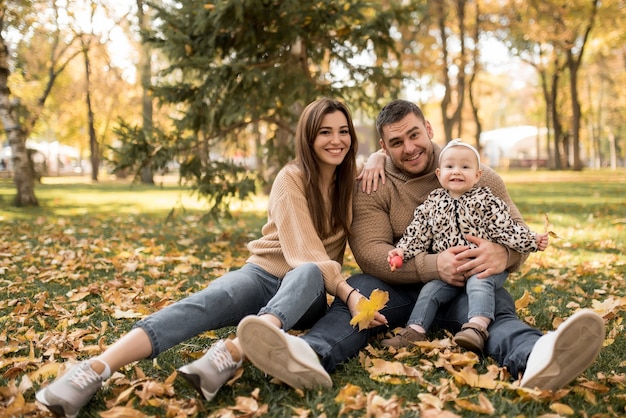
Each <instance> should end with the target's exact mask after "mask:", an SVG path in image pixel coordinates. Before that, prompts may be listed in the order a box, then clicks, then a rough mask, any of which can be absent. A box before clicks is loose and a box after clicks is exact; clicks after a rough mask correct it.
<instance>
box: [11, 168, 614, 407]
mask: <svg viewBox="0 0 626 418" xmlns="http://www.w3.org/2000/svg"><path fill="white" fill-rule="evenodd" d="M503 177H504V178H505V181H506V183H507V185H508V188H509V192H510V194H511V196H512V198H513V200H514V201H515V202H516V204H517V206H518V207H519V209H520V210H521V212H522V213H523V214H524V217H525V219H526V220H527V222H528V223H529V224H530V226H531V227H532V228H533V229H535V230H543V228H544V222H545V216H546V214H547V216H548V219H549V222H550V226H549V229H550V230H551V231H553V232H554V233H556V234H557V235H558V237H559V238H558V239H553V240H552V241H551V245H550V247H549V248H548V250H547V251H545V252H543V253H535V254H532V255H531V256H530V257H529V259H528V261H527V262H526V263H525V265H524V266H523V268H522V270H521V271H520V272H518V273H516V274H514V275H512V276H511V278H510V280H509V282H508V284H507V287H508V289H509V290H510V292H511V294H512V295H513V297H514V298H515V299H519V301H520V302H521V301H522V300H526V301H528V303H527V304H522V305H520V307H519V309H518V313H519V315H520V317H521V318H523V319H524V320H526V321H528V322H530V323H531V324H533V325H534V326H536V327H538V328H540V329H542V330H550V329H553V328H554V327H555V326H556V325H558V322H559V321H560V320H561V319H562V318H565V317H567V316H569V315H571V313H572V312H574V311H575V310H576V309H578V308H581V307H593V308H595V309H596V310H598V311H599V312H601V313H602V314H603V315H604V316H605V319H606V324H607V339H606V342H605V347H604V348H603V350H602V352H601V353H600V356H599V357H598V359H597V361H596V363H594V365H592V367H591V368H589V369H588V370H587V371H586V372H585V373H584V374H583V375H582V376H581V377H580V378H579V379H578V380H577V381H575V382H573V383H572V384H570V385H568V386H567V388H566V389H567V390H566V391H564V392H561V393H559V394H557V395H550V396H548V395H547V394H528V393H523V392H519V391H517V390H515V389H514V388H498V389H480V388H476V387H471V386H469V385H466V384H463V383H462V381H459V380H458V379H455V378H454V377H453V376H452V374H451V372H450V371H449V370H446V369H445V368H444V367H443V365H445V364H449V363H447V360H446V359H447V358H448V357H449V356H450V355H452V354H455V355H464V353H463V352H461V351H460V350H458V349H457V348H456V347H451V348H446V349H444V350H427V349H422V350H417V349H416V350H415V353H414V355H411V356H408V357H406V358H401V359H395V360H394V358H393V356H392V355H391V354H390V353H388V352H385V351H383V350H380V346H379V345H378V344H377V343H376V342H372V348H371V349H370V350H363V351H362V358H366V357H368V356H369V357H370V358H377V357H380V358H382V359H384V360H388V361H401V362H402V363H404V364H405V366H407V367H414V368H415V370H418V371H419V372H420V374H421V378H420V379H413V380H411V379H408V378H406V377H404V378H403V377H400V380H402V381H403V382H404V383H398V384H391V383H385V382H381V381H379V380H375V379H373V378H371V377H370V374H369V371H368V366H367V364H366V363H365V364H362V363H361V361H360V360H361V359H352V360H350V361H348V362H347V363H346V364H345V365H344V366H343V367H341V368H340V369H339V370H337V371H336V372H334V373H333V374H332V378H333V382H334V386H333V388H332V389H331V390H327V391H317V390H312V391H304V392H299V391H295V390H292V389H289V388H287V387H285V386H280V385H277V384H275V383H274V382H272V381H270V380H269V379H268V378H266V377H265V376H264V375H263V374H262V373H261V372H259V371H258V370H257V369H255V368H254V367H253V366H251V365H249V364H246V365H245V367H244V374H243V376H242V377H241V378H239V379H238V380H237V381H236V382H235V383H234V384H233V385H232V386H227V387H224V388H223V389H222V390H221V391H220V393H219V394H218V395H217V397H216V398H215V399H214V401H213V402H211V403H207V402H203V401H201V400H200V399H199V398H198V397H197V396H196V393H195V392H194V391H193V390H192V389H190V388H189V386H188V385H187V384H185V383H184V382H182V381H181V380H180V379H176V380H174V381H173V383H171V384H169V382H168V381H167V380H166V379H167V378H168V376H170V375H171V373H172V372H173V371H174V370H175V369H176V368H177V367H180V366H181V365H183V364H185V363H186V362H188V361H190V360H191V359H192V358H193V355H194V354H197V353H198V352H199V351H201V350H202V349H203V348H205V347H206V346H207V345H209V344H211V343H212V342H213V341H214V340H215V339H216V338H221V337H224V336H226V335H228V334H229V333H231V332H232V331H233V330H232V329H222V330H217V331H216V332H215V333H207V334H205V335H201V336H198V337H197V338H194V339H193V340H191V341H189V342H187V343H185V344H181V345H179V346H177V347H175V348H173V349H171V350H169V351H167V352H166V353H163V354H162V355H161V356H160V357H159V358H158V359H157V360H155V361H141V362H139V363H137V364H136V365H133V366H129V367H127V368H125V369H124V370H122V374H120V375H119V376H116V378H115V379H111V380H110V384H109V385H108V386H107V388H105V390H103V391H101V392H100V393H98V395H97V396H96V397H95V398H94V400H93V401H92V402H90V403H89V404H88V405H87V406H86V407H85V408H84V409H83V411H82V413H81V416H82V417H98V416H100V414H101V413H102V412H104V411H107V410H109V409H110V408H111V407H112V406H113V403H114V402H115V400H116V399H117V397H118V396H119V395H120V394H121V393H122V392H123V391H124V390H125V389H128V388H130V387H131V386H133V385H134V387H135V388H136V391H131V392H130V395H129V397H128V398H127V399H126V398H125V399H124V400H122V401H120V402H119V403H118V405H117V406H125V405H129V406H130V407H132V408H134V409H135V411H137V413H143V414H145V415H146V416H166V415H167V414H168V411H169V413H170V414H171V415H172V416H174V415H175V414H174V413H172V412H171V411H173V410H174V409H175V408H178V409H179V414H178V416H181V417H183V416H198V417H201V416H207V415H210V414H218V415H219V413H218V411H222V410H223V409H224V408H231V413H233V414H234V416H239V415H242V414H243V412H242V410H240V409H237V407H236V405H238V399H241V398H239V397H243V398H245V399H248V400H249V399H251V398H252V396H253V394H255V396H257V397H258V399H257V401H258V404H259V405H260V406H261V405H266V407H267V410H268V411H269V412H268V415H271V416H322V415H325V416H327V417H333V416H338V414H339V413H340V411H341V410H342V408H343V407H345V405H344V404H342V403H341V402H338V401H337V400H336V397H337V396H338V395H340V394H341V393H343V392H342V389H344V388H345V387H347V385H354V386H356V387H358V388H359V390H358V391H357V394H353V396H352V398H351V399H353V400H354V401H355V402H361V401H362V402H364V404H357V405H355V407H354V410H351V411H349V412H348V413H347V414H346V415H345V416H367V412H366V406H365V404H367V402H366V400H367V399H368V394H369V399H370V402H369V404H370V410H376V408H378V409H377V411H378V414H376V413H372V415H371V416H383V414H382V412H381V411H382V409H383V406H384V408H386V412H387V413H388V415H386V416H390V417H395V416H406V417H410V416H416V415H419V408H420V405H421V406H422V407H423V406H424V405H426V404H427V401H428V399H429V398H428V397H426V396H425V395H430V396H432V397H434V398H436V399H438V400H439V401H440V402H441V407H442V409H443V410H445V411H447V412H449V413H453V414H457V415H458V416H462V417H474V416H478V415H480V414H479V412H475V411H472V410H470V409H468V407H467V406H466V405H465V404H462V403H459V402H458V399H464V400H467V401H469V402H471V403H472V404H475V405H478V404H479V399H480V398H481V397H484V398H486V399H487V400H488V402H490V403H491V405H492V406H493V408H494V410H495V415H498V416H504V417H510V416H524V417H536V416H541V415H548V414H558V413H560V414H561V416H565V415H567V414H568V412H567V410H565V409H563V408H565V406H567V407H569V408H571V410H572V411H574V412H573V414H572V416H580V417H592V416H595V417H612V416H623V415H624V414H626V396H624V393H625V392H626V390H625V388H624V385H625V382H626V361H625V360H624V355H623V353H624V352H626V337H624V325H623V321H624V319H625V318H626V314H625V313H624V309H626V283H624V280H625V277H626V256H625V255H624V254H625V252H626V230H625V228H626V172H624V171H618V172H612V171H600V172H591V171H584V172H581V173H569V172H507V173H503ZM52 180H53V179H47V178H44V184H42V185H38V186H37V188H36V195H37V198H38V199H39V201H40V204H41V205H40V207H39V208H32V209H17V208H13V207H11V205H10V202H11V200H12V197H13V195H14V193H15V190H14V186H13V185H12V184H11V183H10V182H8V181H4V182H0V231H1V233H2V237H3V239H2V241H0V285H1V287H0V354H1V355H0V411H2V410H4V411H5V412H4V414H5V415H6V414H7V412H6V411H9V415H11V414H12V415H15V416H45V413H43V412H42V411H39V410H37V409H36V405H35V402H34V392H35V390H36V389H37V388H38V387H39V386H40V385H41V383H42V378H41V377H39V378H38V377H36V375H35V374H34V373H37V371H38V370H40V369H41V367H42V366H43V365H45V364H47V363H49V362H51V361H52V360H55V361H58V362H64V361H66V360H68V359H76V358H78V359H81V358H86V357H89V356H90V355H93V354H96V353H97V352H98V351H99V349H100V348H99V344H111V343H112V342H113V341H115V340H116V339H117V338H118V337H119V336H120V335H121V334H122V333H123V332H126V331H128V330H129V329H130V327H131V326H132V324H133V323H134V322H135V320H136V319H135V318H120V315H119V312H120V311H126V312H127V313H128V312H129V311H130V310H132V312H133V313H137V314H147V313H149V312H153V311H155V310H157V309H158V308H159V307H160V306H162V305H163V304H165V303H168V302H171V301H175V300H177V299H180V298H181V297H183V296H184V295H185V294H188V293H191V292H194V291H197V290H199V289H201V288H203V287H204V286H205V285H206V284H207V283H208V282H210V281H211V280H212V279H214V278H215V277H218V276H219V275H221V274H223V272H225V271H226V270H227V269H228V268H229V267H231V266H240V265H241V264H243V263H244V262H245V259H246V257H247V251H246V247H245V244H246V243H247V242H248V241H250V240H251V239H254V238H255V237H257V236H258V235H259V233H260V228H261V226H262V225H263V223H264V221H265V218H266V214H265V211H264V198H263V197H259V198H257V199H255V200H254V201H252V202H250V203H247V204H245V205H242V206H240V207H237V208H234V217H233V218H232V219H228V220H220V221H219V222H218V221H215V220H211V219H203V218H202V215H203V211H202V206H201V202H198V200H197V199H196V198H195V197H193V196H190V195H189V194H188V193H187V191H185V190H182V189H181V188H180V187H178V186H177V185H175V184H173V183H171V182H170V183H165V184H163V185H160V186H157V187H148V186H133V187H130V186H129V184H128V183H122V182H115V181H103V182H100V183H99V184H89V183H88V182H68V181H65V182H63V183H60V182H56V183H53V182H52ZM173 208H174V209H175V210H174V212H173V216H170V217H169V218H168V214H170V215H172V214H171V213H170V212H171V210H172V209H173ZM345 264H346V265H345V267H346V268H345V271H346V273H349V272H350V273H351V272H357V271H358V266H356V264H355V263H354V261H353V258H352V257H351V254H349V253H348V254H347V257H346V263H345ZM436 336H437V337H438V338H445V337H447V335H446V334H445V333H443V332H439V333H438V334H437V335H436ZM492 367H494V364H493V362H492V361H491V360H490V359H479V361H478V362H477V363H476V364H475V365H473V369H474V370H475V371H476V372H477V373H479V374H485V373H487V372H488V370H491V368H492ZM460 369H461V368H460V367H457V368H455V370H456V371H457V372H458V371H459V370H460ZM42 370H45V369H42ZM26 376H30V377H31V378H32V384H31V383H30V382H31V380H29V379H26ZM51 378H52V373H47V374H45V375H44V376H43V379H51ZM168 384H169V386H168ZM157 386H159V387H161V386H163V387H167V388H168V390H171V392H167V391H166V392H165V393H155V394H154V395H153V396H152V397H151V398H150V399H148V400H146V401H145V402H143V403H142V402H141V396H140V394H141V392H142V390H144V393H145V391H146V390H148V389H149V388H155V387H157ZM257 388H258V389H259V390H258V395H256V393H257V392H254V391H255V389H257ZM452 394H454V395H455V396H452ZM454 398H456V399H457V401H455V400H454ZM168 408H169V410H168ZM115 411H116V410H114V411H112V412H111V413H113V412H115ZM0 416H4V415H3V413H2V412H0ZM113 416H121V415H113ZM136 416H138V415H136ZM250 416H253V414H252V413H250ZM257 416H258V414H257Z"/></svg>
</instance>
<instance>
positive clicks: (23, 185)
mask: <svg viewBox="0 0 626 418" xmlns="http://www.w3.org/2000/svg"><path fill="white" fill-rule="evenodd" d="M9 73H10V72H9V50H8V48H7V45H6V42H5V40H4V38H3V37H2V34H1V32H0V120H1V121H2V125H3V126H4V131H5V132H6V136H7V139H8V141H9V145H10V147H11V162H12V165H13V173H14V175H13V181H14V183H15V188H16V191H17V194H16V196H15V200H14V204H15V206H18V207H24V206H39V202H38V201H37V198H36V197H35V180H34V176H33V173H32V171H31V170H30V161H29V159H28V153H27V152H26V137H27V133H26V132H25V131H24V128H23V127H22V126H21V125H20V122H19V119H18V117H17V114H16V107H17V106H18V105H19V102H16V101H11V91H10V90H9V85H8V79H9Z"/></svg>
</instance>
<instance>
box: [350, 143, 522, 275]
mask: <svg viewBox="0 0 626 418" xmlns="http://www.w3.org/2000/svg"><path fill="white" fill-rule="evenodd" d="M440 151H441V149H440V147H439V146H438V145H437V144H434V153H435V158H433V163H432V165H431V167H428V169H427V170H426V172H425V174H423V175H420V176H417V177H410V176H408V175H406V174H404V173H402V172H401V171H399V170H398V169H397V168H396V167H395V166H394V165H393V163H392V161H391V159H390V158H389V157H387V160H386V162H385V174H386V182H385V184H384V185H381V184H380V183H379V186H378V190H377V191H376V192H372V193H371V194H369V195H368V194H366V193H364V192H362V191H361V190H360V185H359V184H357V185H356V186H355V187H356V190H355V193H354V201H353V214H354V219H353V221H352V234H351V237H350V248H351V249H352V252H353V254H354V258H355V260H356V262H357V263H358V264H359V267H361V270H362V271H363V272H364V273H367V274H371V275H373V276H376V277H378V278H380V279H381V280H384V281H386V282H388V283H396V284H407V283H415V282H427V281H430V280H434V279H439V274H438V272H437V254H427V253H425V252H422V253H418V254H417V255H416V256H415V258H414V259H412V260H409V261H408V262H407V263H405V264H404V265H403V266H402V268H401V269H399V270H396V271H395V272H392V271H391V270H390V269H389V264H388V263H387V253H388V252H389V250H391V249H392V248H393V246H394V244H395V243H396V242H397V241H398V240H399V239H400V238H401V237H402V234H403V233H404V231H405V230H406V227H407V226H408V225H409V224H410V223H411V221H412V220H413V212H414V211H415V208H416V207H417V206H419V205H420V204H422V203H423V202H424V200H426V198H427V197H428V194H429V193H430V192H432V191H433V190H434V189H437V188H440V187H441V184H439V180H438V179H437V176H436V175H435V169H436V168H437V161H439V153H440ZM481 168H482V170H483V175H482V177H481V179H480V181H479V182H478V186H487V187H489V188H490V189H491V191H492V192H493V194H494V195H496V196H498V197H499V198H501V199H502V200H504V201H505V202H506V204H507V205H508V206H509V208H510V210H511V217H512V218H513V219H516V220H518V221H519V222H522V223H523V219H522V216H521V214H520V212H519V210H518V209H517V207H516V206H515V204H514V203H513V201H512V200H511V197H510V196H509V194H508V192H507V190H506V187H505V185H504V181H503V180H502V178H501V177H500V176H499V175H498V174H497V173H496V172H495V171H493V170H492V169H490V168H489V167H486V166H482V167H481ZM527 257H528V254H526V255H521V254H518V253H516V252H513V251H511V252H510V255H509V262H508V266H507V267H508V268H507V270H508V271H515V270H517V269H519V266H520V265H521V263H522V262H523V261H524V260H525V259H526V258H527Z"/></svg>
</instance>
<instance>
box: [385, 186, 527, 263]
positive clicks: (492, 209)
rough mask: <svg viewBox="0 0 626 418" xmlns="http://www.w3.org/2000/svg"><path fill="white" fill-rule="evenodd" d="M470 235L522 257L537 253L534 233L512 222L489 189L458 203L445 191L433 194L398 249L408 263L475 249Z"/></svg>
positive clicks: (471, 193)
mask: <svg viewBox="0 0 626 418" xmlns="http://www.w3.org/2000/svg"><path fill="white" fill-rule="evenodd" d="M467 234H469V235H474V236H477V237H479V238H484V239H487V240H489V241H491V242H495V243H498V244H501V245H504V246H505V247H508V248H510V249H512V250H514V251H517V252H519V253H529V252H533V251H537V242H536V241H535V233H534V232H533V231H531V230H529V229H528V228H527V227H526V225H524V224H521V223H519V222H517V221H515V220H514V219H512V218H511V215H510V212H509V207H508V206H507V204H506V203H505V202H504V201H503V200H502V199H500V198H498V197H496V196H494V195H493V193H492V192H491V190H490V189H489V188H488V187H474V188H473V189H471V190H470V191H468V192H466V193H465V194H463V195H462V196H461V197H459V198H458V199H455V198H453V197H452V196H450V194H449V193H448V192H447V191H446V190H445V189H443V188H440V189H436V190H433V191H432V192H431V193H430V195H429V196H428V199H426V200H425V201H424V203H422V204H421V205H419V206H418V207H417V208H416V209H415V212H414V218H413V221H412V222H411V224H410V225H409V226H408V227H407V228H406V231H405V232H404V235H403V236H402V238H400V240H399V241H398V243H397V244H396V246H397V247H398V248H401V249H402V250H403V251H404V259H405V260H408V259H410V258H412V257H414V256H415V254H417V253H419V252H422V251H426V252H429V253H431V254H438V253H440V252H442V251H445V250H446V249H448V248H450V247H454V246H457V245H469V246H470V247H475V245H474V244H472V243H470V242H468V241H467V240H465V238H464V236H465V235H467Z"/></svg>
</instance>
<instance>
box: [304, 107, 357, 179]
mask: <svg viewBox="0 0 626 418" xmlns="http://www.w3.org/2000/svg"><path fill="white" fill-rule="evenodd" d="M351 144H352V137H351V136H350V130H349V129H348V119H346V115H344V114H343V112H340V111H335V112H333V113H328V114H326V115H325V116H324V118H323V119H322V124H321V126H320V129H319V130H318V132H317V135H316V136H315V140H314V141H313V151H314V152H315V156H316V158H317V160H318V163H319V165H320V169H322V170H324V169H325V168H328V169H332V170H334V169H335V168H336V167H337V166H338V165H340V164H341V163H342V162H343V159H344V158H345V157H346V155H347V154H348V151H349V150H350V146H351Z"/></svg>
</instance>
